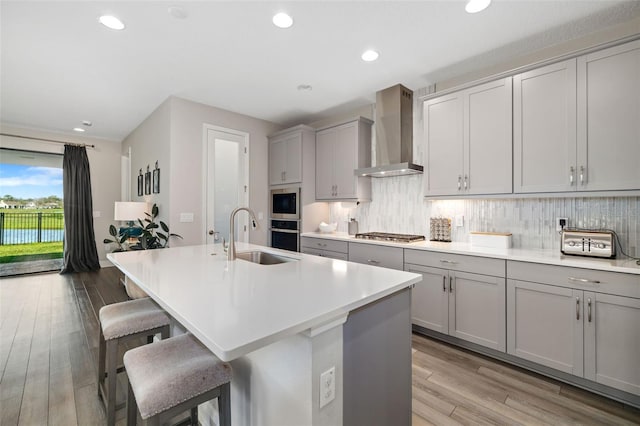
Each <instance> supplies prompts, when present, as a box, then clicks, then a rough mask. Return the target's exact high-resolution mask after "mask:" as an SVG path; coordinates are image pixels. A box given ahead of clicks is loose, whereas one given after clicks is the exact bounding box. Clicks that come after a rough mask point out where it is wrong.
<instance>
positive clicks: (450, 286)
mask: <svg viewBox="0 0 640 426" xmlns="http://www.w3.org/2000/svg"><path fill="white" fill-rule="evenodd" d="M449 293H453V277H449Z"/></svg>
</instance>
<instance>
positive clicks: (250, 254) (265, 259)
mask: <svg viewBox="0 0 640 426" xmlns="http://www.w3.org/2000/svg"><path fill="white" fill-rule="evenodd" d="M236 258H237V259H242V260H246V261H247V262H253V263H257V264H259V265H277V264H279V263H285V262H292V261H294V260H297V259H294V258H292V257H286V256H278V255H276V254H271V253H267V252H266V251H260V250H255V251H244V252H238V253H236Z"/></svg>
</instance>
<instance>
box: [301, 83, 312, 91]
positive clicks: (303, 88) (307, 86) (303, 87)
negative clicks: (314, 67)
mask: <svg viewBox="0 0 640 426" xmlns="http://www.w3.org/2000/svg"><path fill="white" fill-rule="evenodd" d="M298 90H300V91H301V92H310V91H312V90H313V87H311V85H310V84H300V85H299V86H298Z"/></svg>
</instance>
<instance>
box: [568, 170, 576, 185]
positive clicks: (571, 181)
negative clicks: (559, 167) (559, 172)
mask: <svg viewBox="0 0 640 426" xmlns="http://www.w3.org/2000/svg"><path fill="white" fill-rule="evenodd" d="M574 171H575V170H574V168H573V166H571V167H569V185H573V172H574Z"/></svg>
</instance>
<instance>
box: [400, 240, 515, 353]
mask: <svg viewBox="0 0 640 426" xmlns="http://www.w3.org/2000/svg"><path fill="white" fill-rule="evenodd" d="M434 264H436V265H447V266H448V268H447V269H445V268H442V267H434V266H433V265H434ZM404 269H405V270H406V271H409V272H414V273H418V274H422V277H423V279H422V282H420V283H417V284H416V285H415V287H414V289H413V293H412V301H411V316H412V322H413V324H415V325H418V326H421V327H424V328H427V329H430V330H434V331H437V332H439V333H443V334H448V335H450V336H454V337H457V338H459V339H462V340H466V341H469V342H472V343H476V344H478V345H482V346H485V347H488V348H491V349H495V350H498V351H502V352H504V351H505V350H506V335H505V277H504V274H505V261H504V260H499V259H486V258H479V257H473V256H463V255H449V254H443V253H436V252H426V251H420V250H408V249H407V250H405V268H404ZM474 270H481V271H483V272H492V273H494V274H495V275H484V274H479V273H474V272H469V271H474Z"/></svg>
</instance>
